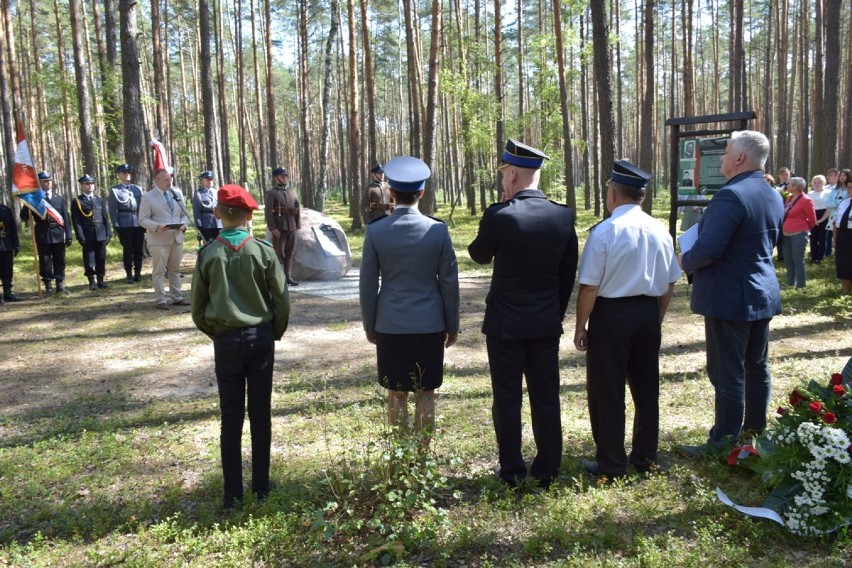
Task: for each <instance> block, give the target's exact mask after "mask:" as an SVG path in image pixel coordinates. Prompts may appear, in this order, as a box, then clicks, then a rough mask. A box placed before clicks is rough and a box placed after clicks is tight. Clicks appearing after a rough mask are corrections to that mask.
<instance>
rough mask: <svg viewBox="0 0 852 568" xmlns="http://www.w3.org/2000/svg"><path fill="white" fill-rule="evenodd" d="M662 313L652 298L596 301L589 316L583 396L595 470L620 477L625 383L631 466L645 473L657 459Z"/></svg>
mask: <svg viewBox="0 0 852 568" xmlns="http://www.w3.org/2000/svg"><path fill="white" fill-rule="evenodd" d="M660 339H661V332H660V312H659V307H658V303H657V299H656V298H653V297H651V296H633V297H630V298H600V297H599V298H598V299H597V300H596V301H595V307H594V309H593V310H592V314H591V316H590V317H589V350H588V351H586V392H587V395H588V399H589V419H590V421H591V425H592V436H593V437H594V440H595V445H596V446H597V454H596V457H597V462H598V471H600V473H602V474H607V475H624V474H625V473H626V470H627V455H626V454H625V451H624V423H625V417H624V409H625V405H624V385H625V382H626V384H627V385H629V386H630V394H631V396H632V397H633V405H634V407H635V414H634V418H633V448H632V451H631V452H630V463H631V464H633V465H634V466H635V467H636V469H638V470H639V471H646V470H647V469H648V468H649V467H650V464H651V463H652V462H654V461H655V460H656V459H657V444H658V440H659V424H660V410H659V394H660V363H659V361H660Z"/></svg>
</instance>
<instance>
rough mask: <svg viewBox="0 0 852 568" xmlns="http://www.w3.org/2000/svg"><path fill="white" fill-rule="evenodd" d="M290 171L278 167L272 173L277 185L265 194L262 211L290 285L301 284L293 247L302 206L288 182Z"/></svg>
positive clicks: (300, 220)
mask: <svg viewBox="0 0 852 568" xmlns="http://www.w3.org/2000/svg"><path fill="white" fill-rule="evenodd" d="M288 177H289V176H288V174H287V170H285V169H284V168H276V169H275V170H273V172H272V179H273V180H274V181H275V184H276V185H275V187H273V188H272V189H271V190H269V191H268V192H267V193H266V199H264V208H263V212H264V214H265V216H266V228H267V229H269V232H270V233H272V246H273V247H274V248H275V254H277V255H278V260H279V262H281V265H282V266H283V267H284V275H285V276H286V277H287V284H288V285H290V286H298V285H299V283H298V282H296V281H295V280H293V278H292V277H291V271H292V269H293V250H294V249H295V248H296V231H298V230H299V229H300V228H301V226H302V209H301V206H300V205H299V199H298V198H297V197H296V192H295V191H293V189H292V188H290V187H289V186H288V184H287V181H288Z"/></svg>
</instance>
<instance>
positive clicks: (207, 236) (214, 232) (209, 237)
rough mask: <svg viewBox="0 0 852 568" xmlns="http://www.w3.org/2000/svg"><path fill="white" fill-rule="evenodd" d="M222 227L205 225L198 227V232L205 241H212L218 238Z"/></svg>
mask: <svg viewBox="0 0 852 568" xmlns="http://www.w3.org/2000/svg"><path fill="white" fill-rule="evenodd" d="M221 230H222V229H220V228H218V227H213V228H211V229H207V228H205V227H198V232H199V233H200V234H201V238H202V239H204V242H205V243H209V242H210V241H213V240H216V237H218V236H219V231H221Z"/></svg>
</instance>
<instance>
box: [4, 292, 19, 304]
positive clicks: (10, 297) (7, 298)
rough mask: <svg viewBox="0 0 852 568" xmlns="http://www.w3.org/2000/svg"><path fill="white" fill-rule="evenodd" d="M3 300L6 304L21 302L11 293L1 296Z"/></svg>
mask: <svg viewBox="0 0 852 568" xmlns="http://www.w3.org/2000/svg"><path fill="white" fill-rule="evenodd" d="M3 299H4V300H5V301H7V302H20V301H21V299H20V298H19V297H17V296H16V295H14V294H13V293H11V292H9V293H8V294H3Z"/></svg>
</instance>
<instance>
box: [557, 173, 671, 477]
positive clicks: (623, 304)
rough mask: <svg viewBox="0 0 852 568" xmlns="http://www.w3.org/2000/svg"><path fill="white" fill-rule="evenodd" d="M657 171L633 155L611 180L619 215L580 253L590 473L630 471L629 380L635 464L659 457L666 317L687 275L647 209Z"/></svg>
mask: <svg viewBox="0 0 852 568" xmlns="http://www.w3.org/2000/svg"><path fill="white" fill-rule="evenodd" d="M651 177H652V176H651V175H650V174H648V173H647V172H644V171H642V170H641V169H639V168H638V167H636V166H634V165H633V164H631V163H630V162H628V161H626V160H619V161H617V162H615V165H614V167H613V171H612V176H611V178H610V180H609V182H607V197H606V206H607V209H608V210H609V211H610V212H611V213H612V216H611V217H609V218H608V219H606V220H605V221H603V222H602V223H600V224H599V225H598V226H597V227H595V229H594V230H593V231H592V234H591V235H590V236H589V239H588V241H586V246H585V248H584V249H583V256H582V259H581V260H580V269H579V274H578V280H579V282H580V291H579V293H578V295H577V324H576V330H575V333H574V346H575V347H576V348H577V349H578V350H580V351H585V352H586V392H587V393H588V399H589V418H590V420H591V424H592V436H593V437H594V440H595V446H596V447H597V453H596V460H595V461H589V460H583V466H584V467H585V468H586V471H588V472H589V473H590V474H592V475H595V476H605V477H607V478H615V477H621V476H624V475H625V474H626V473H627V463H628V457H627V454H626V452H625V450H624V422H625V418H624V385H625V383H627V384H628V385H629V386H630V393H631V395H632V398H633V404H634V406H635V407H636V415H635V418H634V422H633V447H632V451H631V452H630V459H629V462H630V464H632V465H633V467H634V468H636V470H637V471H638V472H640V473H644V472H647V471H649V470H650V469H651V468H652V467H653V466H654V464H655V463H656V461H657V445H658V439H659V391H660V364H659V355H660V341H661V336H662V332H661V325H662V322H663V317H664V316H665V314H666V309H667V308H668V305H669V301H670V300H671V297H672V292H673V291H674V283H675V281H677V279H678V278H679V277H680V267H679V266H678V263H677V258H676V257H675V252H674V246H673V244H672V239H671V237H670V236H669V234H668V232H667V231H666V229H665V227H664V226H663V225H662V223H660V222H659V221H657V220H656V219H654V218H653V217H651V216H650V215H648V214H646V213H644V212H643V211H642V207H641V205H642V200H643V199H644V198H645V189H646V186H647V184H648V180H649V179H651Z"/></svg>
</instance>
